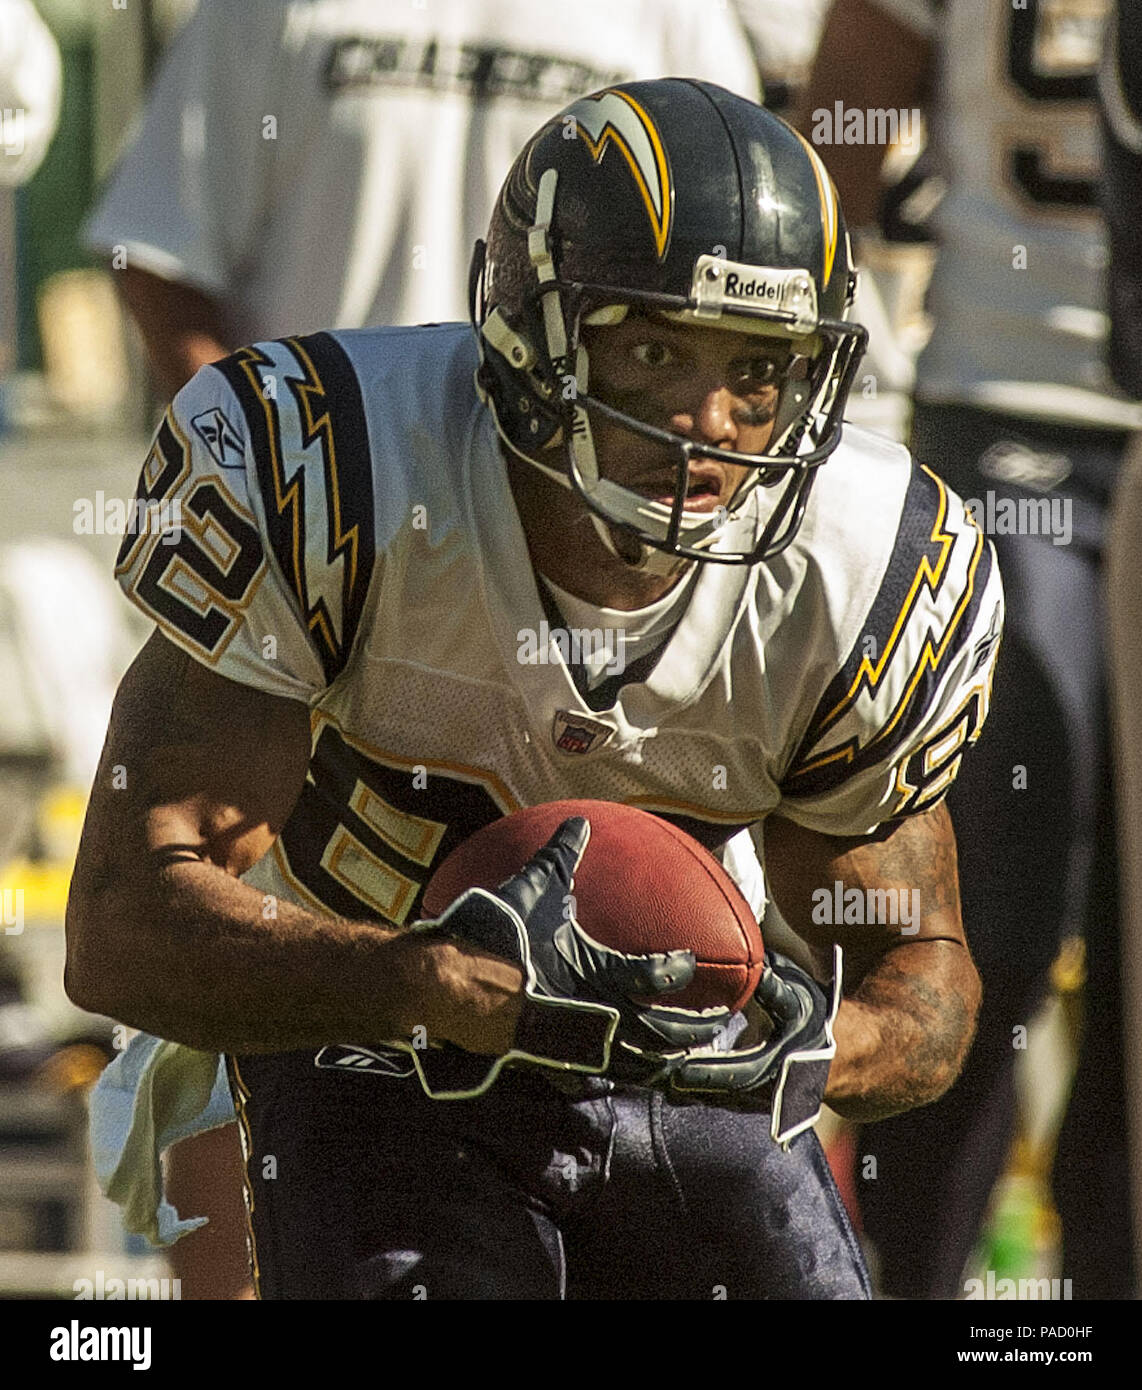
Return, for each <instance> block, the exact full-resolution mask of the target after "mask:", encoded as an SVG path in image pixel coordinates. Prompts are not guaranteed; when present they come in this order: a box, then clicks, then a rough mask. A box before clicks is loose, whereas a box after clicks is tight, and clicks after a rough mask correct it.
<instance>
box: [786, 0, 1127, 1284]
mask: <svg viewBox="0 0 1142 1390" xmlns="http://www.w3.org/2000/svg"><path fill="white" fill-rule="evenodd" d="M1104 12H1105V4H1103V3H1101V0H1027V4H1026V5H1025V6H1019V7H1016V6H1012V5H1005V4H993V5H985V6H981V5H979V4H977V3H974V0H946V3H940V0H836V4H835V5H834V7H833V9H832V11H831V12H830V15H829V18H828V21H827V23H826V27H825V31H824V34H823V36H822V39H821V45H820V48H819V50H818V55H817V60H816V66H815V70H814V74H813V77H812V78H811V79H810V84H809V90H808V92H807V94H806V100H805V105H806V107H807V108H808V109H809V110H813V109H822V108H829V109H833V108H834V104H835V103H837V102H840V103H841V104H842V106H843V110H844V113H845V114H844V122H845V123H847V122H848V121H849V120H850V116H849V113H851V112H859V113H860V115H861V117H862V120H861V125H862V127H863V125H864V121H863V118H864V116H865V115H866V113H869V112H875V111H877V110H879V111H880V112H881V113H882V114H883V113H884V112H886V111H888V110H893V111H895V112H896V113H897V115H898V118H899V117H900V116H902V114H903V113H904V112H905V111H909V110H910V109H912V108H914V107H922V108H924V109H925V111H926V112H927V114H928V116H929V121H928V126H929V138H930V142H931V145H932V148H933V150H934V153H935V156H936V159H937V162H938V163H939V165H940V171H941V174H942V176H943V178H944V179H945V180H946V185H947V191H946V195H945V197H944V199H943V201H942V203H941V204H940V206H939V208H938V210H937V212H936V214H935V223H936V228H937V232H938V237H939V253H938V259H937V262H936V267H935V271H934V274H933V279H932V283H931V293H930V310H931V313H932V315H933V318H934V330H933V333H932V336H931V339H930V341H929V344H928V346H927V348H926V349H925V351H924V352H923V354H922V355H921V357H920V360H919V363H918V366H917V380H916V406H915V416H914V422H913V429H912V438H911V444H912V449H913V451H914V453H915V454H916V456H917V457H918V458H919V459H920V460H921V461H922V462H925V463H927V464H929V465H930V466H931V467H932V468H934V469H935V470H936V471H937V472H938V473H940V474H941V475H942V476H944V477H946V478H947V479H948V481H949V482H950V483H951V485H952V486H953V487H954V488H956V489H957V490H958V491H959V492H960V494H961V495H962V496H963V497H964V498H966V499H978V501H979V503H980V504H981V506H980V512H979V518H980V520H981V523H986V524H987V528H988V529H989V531H990V532H991V534H992V539H993V540H994V542H995V545H996V549H997V552H998V554H999V560H1000V567H1001V570H1002V572H1003V576H1004V584H1005V588H1006V592H1007V600H1008V610H1007V612H1008V617H1007V629H1006V631H1007V635H1006V638H1005V651H1004V654H1003V656H1002V657H1001V659H1000V661H999V664H998V674H997V677H996V688H995V691H994V695H995V699H994V704H993V713H992V717H991V720H990V724H989V728H988V731H987V733H986V734H985V736H984V738H983V740H982V742H981V745H980V749H979V753H978V756H977V757H976V758H975V759H974V762H972V763H971V765H970V766H969V767H968V768H966V769H965V773H964V776H963V777H962V778H961V779H960V780H959V781H958V783H957V785H956V787H955V789H954V791H953V792H952V794H951V796H950V805H951V807H952V811H953V814H954V815H955V817H956V826H957V834H958V838H959V843H960V878H961V892H962V897H963V907H964V921H965V924H966V927H967V931H968V937H969V941H970V942H971V945H972V949H973V952H974V954H975V956H976V960H977V964H978V966H979V969H980V974H981V977H982V979H983V983H984V1002H983V1009H982V1012H981V1015H980V1023H979V1031H978V1036H977V1040H976V1043H975V1046H974V1048H973V1051H972V1054H971V1056H970V1058H969V1061H968V1064H967V1067H966V1069H965V1071H964V1073H963V1075H962V1076H961V1078H960V1080H959V1081H958V1082H957V1083H956V1085H955V1087H954V1088H953V1089H952V1090H951V1091H950V1092H949V1093H948V1094H947V1095H946V1096H945V1097H944V1098H943V1099H942V1100H941V1101H939V1102H937V1103H936V1104H935V1105H933V1106H930V1107H927V1108H925V1109H923V1110H918V1111H914V1112H913V1113H912V1114H910V1115H907V1116H904V1117H901V1118H900V1119H895V1120H889V1121H885V1122H883V1123H881V1124H878V1125H876V1126H875V1127H873V1128H870V1129H867V1130H865V1131H863V1132H862V1135H861V1139H860V1148H861V1152H862V1155H863V1154H868V1155H873V1156H875V1158H876V1160H877V1167H876V1180H875V1181H865V1182H860V1183H859V1184H858V1185H859V1187H860V1199H861V1203H862V1208H863V1215H864V1222H865V1228H866V1230H867V1231H868V1233H869V1234H870V1235H871V1237H872V1238H873V1240H874V1242H875V1244H876V1247H877V1250H878V1252H879V1255H880V1260H881V1276H882V1287H883V1289H884V1291H885V1292H886V1293H888V1294H890V1295H893V1296H898V1297H911V1298H915V1297H944V1298H950V1297H955V1296H957V1295H962V1293H963V1287H962V1283H961V1279H962V1273H963V1268H964V1264H965V1261H966V1260H967V1258H968V1256H969V1254H970V1252H971V1249H972V1245H973V1243H974V1241H975V1239H976V1235H977V1233H978V1231H979V1228H980V1223H981V1218H982V1217H983V1215H984V1212H985V1210H986V1208H987V1203H988V1199H989V1196H990V1194H991V1191H992V1187H993V1185H994V1183H995V1180H996V1178H997V1177H998V1176H999V1174H1000V1173H1001V1171H1002V1170H1003V1166H1004V1162H1005V1160H1006V1158H1007V1154H1008V1149H1009V1145H1010V1142H1011V1138H1012V1133H1013V1126H1014V1117H1015V1113H1016V1104H1015V1089H1014V1087H1015V1080H1014V1077H1015V1062H1016V1058H1017V1057H1018V1056H1019V1055H1020V1052H1019V1050H1018V1049H1019V1046H1020V1041H1021V1036H1022V1037H1024V1038H1025V1036H1026V1033H1025V1030H1026V1027H1027V1025H1029V1024H1030V1023H1031V1020H1032V1018H1033V1016H1034V1014H1035V1012H1036V1008H1037V1006H1038V1004H1039V1003H1040V1001H1041V999H1042V996H1043V993H1044V989H1045V984H1046V981H1047V979H1048V971H1049V969H1050V966H1051V963H1052V960H1053V959H1054V958H1055V956H1056V952H1057V950H1058V948H1059V944H1060V942H1061V941H1063V940H1064V939H1066V938H1071V937H1075V936H1079V935H1081V936H1084V937H1085V939H1086V960H1087V971H1088V977H1087V991H1086V1023H1085V1031H1084V1042H1083V1047H1082V1052H1081V1056H1080V1060H1079V1065H1078V1073H1077V1076H1076V1080H1075V1085H1074V1090H1073V1095H1072V1099H1071V1103H1070V1107H1069V1112H1068V1116H1067V1119H1066V1121H1065V1123H1064V1127H1063V1130H1062V1132H1061V1134H1060V1138H1059V1145H1058V1152H1057V1157H1056V1163H1055V1173H1054V1183H1055V1192H1056V1200H1057V1204H1058V1207H1059V1211H1060V1215H1061V1217H1062V1223H1063V1242H1064V1253H1063V1270H1062V1273H1063V1275H1064V1276H1065V1277H1071V1278H1072V1279H1073V1289H1074V1296H1075V1297H1076V1298H1106V1297H1125V1296H1128V1295H1129V1293H1130V1291H1131V1288H1132V1272H1131V1268H1130V1258H1129V1249H1128V1240H1127V1236H1126V1229H1127V1225H1128V1220H1127V1216H1126V1201H1125V1199H1126V1189H1125V1181H1124V1179H1125V1132H1124V1120H1123V1116H1122V1110H1123V1103H1122V1094H1123V1081H1122V1067H1121V1060H1120V1059H1121V1043H1122V1038H1121V1018H1120V1011H1119V993H1120V991H1119V970H1118V960H1117V949H1116V903H1115V864H1114V849H1113V846H1114V834H1113V827H1112V796H1111V791H1110V783H1109V766H1108V746H1107V721H1106V702H1105V701H1106V689H1105V673H1104V664H1103V660H1104V658H1103V646H1102V640H1101V631H1102V618H1103V606H1102V590H1101V584H1102V573H1101V562H1102V550H1103V539H1104V529H1105V514H1106V507H1107V503H1108V500H1109V497H1110V493H1111V489H1112V487H1113V484H1114V481H1115V478H1116V476H1117V474H1118V470H1119V465H1120V461H1121V457H1122V452H1123V448H1124V445H1125V443H1126V440H1127V438H1128V433H1127V432H1128V430H1129V429H1130V428H1131V427H1132V426H1133V425H1134V424H1135V423H1136V422H1137V420H1138V411H1137V408H1136V407H1135V406H1133V405H1131V404H1129V403H1127V402H1126V401H1125V400H1124V399H1123V397H1122V395H1121V393H1120V392H1118V391H1117V390H1116V389H1115V388H1114V386H1113V385H1112V383H1111V381H1110V379H1109V376H1108V373H1107V371H1106V366H1105V362H1104V359H1103V351H1104V341H1103V340H1104V335H1105V327H1106V318H1105V314H1104V312H1103V308H1104V287H1103V266H1104V256H1105V252H1104V237H1103V229H1102V225H1101V221H1100V218H1099V215H1098V211H1097V208H1096V206H1095V191H1096V182H1095V179H1096V174H1097V164H1096V154H1097V139H1096V127H1095V111H1094V100H1093V99H1094V77H1095V72H1096V69H1097V62H1098V55H1099V47H1100V41H1101V27H1102V21H1103V18H1104ZM851 129H852V133H853V134H855V133H856V125H855V123H854V125H853V126H852V128H851ZM805 133H806V134H809V133H810V132H809V130H808V129H806V132H805ZM838 135H839V133H838V132H837V131H834V132H833V143H832V144H831V146H829V147H824V146H822V145H818V150H819V153H820V154H821V156H822V158H823V159H824V160H825V162H826V164H827V165H828V167H829V169H830V171H831V173H832V174H833V177H834V179H835V180H836V183H837V186H838V189H839V191H840V195H841V198H842V200H843V202H844V205H845V207H846V209H847V210H848V211H849V215H850V218H851V221H852V223H853V224H854V225H855V226H857V227H858V228H859V227H860V226H861V225H862V223H867V222H869V221H871V220H872V219H873V217H874V215H875V203H876V198H877V196H878V191H877V190H878V174H879V169H880V165H881V162H882V157H883V150H882V148H880V147H879V146H878V145H877V144H876V143H875V142H873V141H870V140H869V139H868V138H867V131H866V132H865V133H864V134H862V135H860V136H858V137H857V138H856V139H848V140H845V141H844V142H843V143H841V142H840V139H839V138H838ZM1005 499H1008V500H1009V501H1010V504H1011V508H1012V513H1013V514H1015V515H1016V516H1018V515H1019V514H1020V509H1021V511H1022V515H1023V516H1024V518H1028V517H1033V518H1034V519H1035V522H1036V529H1037V530H1038V532H1039V533H1038V534H1009V533H1006V518H1007V515H1008V514H1007V512H1006V511H1003V508H1001V506H1000V504H1001V503H1004V501H1005ZM989 501H991V502H993V503H994V510H987V507H986V504H987V503H988V502H989ZM1001 511H1002V512H1003V517H1004V520H1003V522H998V521H995V520H994V518H996V517H998V516H1000V513H1001ZM1040 522H1043V524H1042V525H1039V523H1040ZM1024 529H1025V530H1031V527H1030V525H1029V524H1025V526H1024ZM1021 1029H1022V1030H1024V1031H1023V1033H1022V1035H1021V1034H1020V1030H1021ZM1096 1136H1097V1137H1096Z"/></svg>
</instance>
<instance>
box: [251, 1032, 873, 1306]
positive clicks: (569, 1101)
mask: <svg viewBox="0 0 1142 1390" xmlns="http://www.w3.org/2000/svg"><path fill="white" fill-rule="evenodd" d="M231 1087H232V1089H233V1090H234V1092H235V1096H236V1100H237V1101H238V1102H239V1115H240V1120H241V1123H242V1126H243V1129H244V1131H245V1134H246V1139H247V1143H248V1145H249V1149H248V1161H247V1177H248V1197H249V1198H250V1199H252V1230H253V1242H252V1244H253V1254H254V1259H255V1264H256V1269H255V1273H256V1279H257V1283H258V1286H259V1291H260V1295H261V1297H263V1298H305V1299H326V1298H349V1299H415V1298H429V1299H436V1298H441V1299H558V1298H575V1299H642V1298H646V1299H649V1298H660V1299H715V1298H746V1299H761V1298H803V1299H842V1298H844V1299H849V1298H851V1299H863V1298H867V1297H869V1283H868V1276H867V1272H866V1270H865V1266H864V1261H863V1258H862V1256H861V1253H860V1249H859V1246H858V1244H857V1241H856V1238H855V1236H854V1234H853V1231H852V1228H851V1226H850V1225H849V1220H848V1217H847V1215H846V1213H845V1211H844V1208H843V1206H842V1204H841V1201H840V1198H839V1196H838V1194H837V1190H836V1187H835V1185H834V1183H833V1179H832V1174H831V1173H830V1172H829V1168H828V1165H827V1163H826V1161H825V1158H824V1155H823V1153H822V1151H821V1146H820V1144H819V1143H818V1141H817V1138H816V1136H815V1135H814V1134H812V1133H808V1134H804V1135H802V1136H800V1138H798V1139H797V1140H795V1141H794V1143H793V1145H792V1147H791V1149H790V1151H789V1152H788V1153H783V1152H782V1151H781V1149H780V1148H778V1147H777V1146H776V1145H775V1144H773V1143H772V1141H771V1140H770V1138H769V1132H768V1126H769V1117H768V1115H737V1114H733V1113H730V1112H728V1111H723V1110H717V1109H713V1108H710V1107H706V1106H696V1105H695V1106H689V1105H688V1106H675V1105H673V1104H670V1103H669V1102H666V1101H665V1100H664V1098H663V1097H662V1096H661V1095H659V1094H657V1093H655V1092H651V1091H648V1090H645V1089H641V1088H637V1087H612V1086H611V1084H610V1083H605V1082H598V1081H594V1080H591V1081H586V1082H582V1083H576V1087H575V1093H574V1094H572V1093H569V1092H568V1091H564V1090H561V1089H557V1088H556V1086H554V1085H551V1084H549V1083H548V1082H547V1081H546V1080H544V1079H543V1078H542V1077H540V1076H538V1075H536V1074H534V1073H526V1072H522V1071H520V1072H512V1071H508V1072H505V1073H504V1074H503V1075H502V1076H501V1077H500V1078H499V1080H498V1081H497V1082H496V1084H495V1086H494V1087H493V1088H492V1090H491V1091H490V1092H489V1093H488V1094H487V1095H485V1096H482V1097H480V1098H479V1099H477V1100H472V1101H431V1100H429V1099H428V1098H427V1097H426V1096H425V1095H424V1094H423V1092H422V1091H421V1089H420V1085H419V1083H418V1082H417V1081H416V1080H415V1079H412V1078H396V1077H388V1076H384V1075H376V1074H371V1075H362V1074H357V1075H354V1074H352V1073H348V1074H345V1073H339V1072H330V1071H322V1070H318V1069H317V1068H315V1067H314V1064H313V1053H312V1051H308V1052H298V1053H288V1054H279V1055H276V1056H255V1057H243V1058H239V1059H236V1060H234V1059H232V1060H231ZM583 1092H587V1093H586V1094H583ZM270 1160H272V1161H270Z"/></svg>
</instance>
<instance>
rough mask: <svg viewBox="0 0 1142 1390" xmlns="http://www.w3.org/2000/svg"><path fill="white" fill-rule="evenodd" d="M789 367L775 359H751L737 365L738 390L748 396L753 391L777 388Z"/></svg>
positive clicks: (736, 382) (736, 383)
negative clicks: (768, 387) (771, 387)
mask: <svg viewBox="0 0 1142 1390" xmlns="http://www.w3.org/2000/svg"><path fill="white" fill-rule="evenodd" d="M787 365H788V363H787V362H785V361H781V360H779V359H777V358H775V357H751V358H749V359H747V360H746V361H744V362H741V363H737V364H736V370H737V376H736V381H735V385H736V388H737V389H738V390H739V391H741V392H743V393H744V394H748V393H749V392H753V391H763V390H765V388H766V387H767V386H776V385H777V384H778V383H779V382H780V380H781V376H782V373H783V372H784V371H785V368H786V366H787Z"/></svg>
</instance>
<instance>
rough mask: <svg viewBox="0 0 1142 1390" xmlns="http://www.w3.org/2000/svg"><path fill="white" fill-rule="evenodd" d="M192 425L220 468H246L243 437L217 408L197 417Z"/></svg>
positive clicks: (205, 411) (192, 421)
mask: <svg viewBox="0 0 1142 1390" xmlns="http://www.w3.org/2000/svg"><path fill="white" fill-rule="evenodd" d="M190 423H191V425H192V426H193V428H194V432H195V434H197V435H198V437H199V439H201V440H202V442H203V444H205V445H206V448H207V450H208V452H209V454H210V457H211V458H212V459H213V460H214V462H215V463H216V464H217V465H218V467H219V468H245V467H246V451H245V448H244V447H243V444H242V437H241V435H240V434H239V433H238V431H237V430H236V429H235V428H234V426H233V425H232V424H231V423H230V421H229V420H227V418H226V416H225V415H224V414H223V413H222V411H221V410H220V409H219V408H218V407H217V406H215V407H214V409H213V410H204V411H203V412H202V414H201V415H196V416H195V417H194V419H193V420H191V422H190Z"/></svg>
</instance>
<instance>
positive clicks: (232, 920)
mask: <svg viewBox="0 0 1142 1390" xmlns="http://www.w3.org/2000/svg"><path fill="white" fill-rule="evenodd" d="M68 935H69V951H68V981H67V984H68V992H69V994H71V996H72V998H73V999H74V1000H75V1002H77V1003H79V1004H80V1005H81V1006H82V1007H84V1008H87V1009H90V1010H92V1011H94V1012H99V1013H105V1014H108V1015H109V1016H111V1017H114V1018H118V1019H121V1020H122V1021H123V1022H125V1023H128V1024H130V1025H131V1026H133V1027H136V1028H141V1029H143V1030H144V1031H146V1032H148V1033H153V1034H155V1035H156V1036H159V1037H163V1038H168V1039H170V1040H172V1041H174V1042H181V1043H185V1044H187V1045H188V1046H191V1047H198V1048H201V1049H203V1050H206V1051H218V1052H279V1051H288V1050H290V1049H293V1048H302V1047H310V1046H321V1045H323V1044H324V1043H329V1042H339V1041H340V1042H353V1041H358V1042H370V1041H381V1040H383V1039H386V1038H408V1037H411V1036H412V1035H413V1030H414V1029H415V1028H417V1027H418V1026H422V1027H424V1028H425V1030H426V1034H427V1038H428V1040H431V1041H438V1042H439V1041H446V1040H447V1041H465V1040H467V1039H466V1038H465V1036H464V1030H465V1029H466V1028H468V1027H470V1026H471V1022H470V1020H471V1018H472V1015H473V1014H475V1015H476V1016H477V1017H478V1018H480V1019H481V1020H483V1021H484V1023H485V1025H486V1026H487V1027H488V1029H489V1032H490V1033H491V1042H492V1043H493V1044H495V1041H496V1035H497V1032H502V1034H503V1036H502V1039H501V1040H500V1041H501V1044H502V1045H493V1046H491V1048H490V1050H493V1051H495V1050H502V1051H506V1050H507V1047H508V1046H509V1045H510V1041H511V1037H512V1034H513V1032H514V1026H515V1022H516V1019H517V1017H518V1004H517V1001H516V998H515V995H516V993H517V992H518V988H519V975H518V972H517V971H514V969H513V968H512V967H511V966H509V965H508V964H507V963H506V962H498V961H480V960H476V959H473V958H471V957H469V956H468V955H467V954H466V953H464V952H463V950H462V949H460V948H458V947H456V946H454V945H451V944H449V943H447V942H427V941H420V940H417V939H416V938H410V937H409V935H408V934H407V933H405V932H400V931H396V930H393V929H391V928H385V927H381V926H377V925H374V924H371V923H365V922H353V921H348V920H346V919H343V918H337V917H333V916H330V915H326V914H323V913H315V912H309V911H306V910H305V909H303V908H299V907H296V906H295V905H293V904H292V903H288V902H284V901H280V900H275V899H273V898H267V897H266V896H265V895H263V894H262V893H261V892H260V891H258V890H256V889H254V888H252V887H250V886H249V885H247V884H244V883H241V882H240V881H238V880H237V879H234V878H231V877H230V876H229V875H227V874H226V873H224V872H223V871H222V870H220V869H218V868H216V867H214V866H212V865H210V864H207V863H202V862H197V861H188V862H178V863H174V864H171V865H168V866H167V867H165V868H164V869H162V870H161V871H160V872H159V873H158V874H156V875H154V876H153V879H152V880H151V881H150V882H149V884H148V891H146V892H145V893H139V892H136V893H130V892H121V893H118V894H103V895H101V897H100V898H99V899H98V900H94V901H93V900H90V899H89V900H87V901H83V900H80V901H77V902H75V903H74V904H72V905H70V906H69V932H68Z"/></svg>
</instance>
